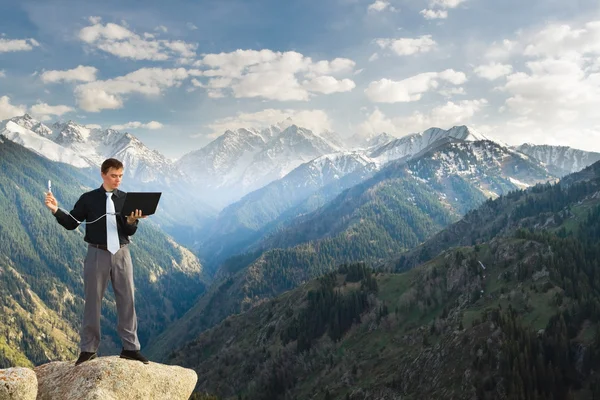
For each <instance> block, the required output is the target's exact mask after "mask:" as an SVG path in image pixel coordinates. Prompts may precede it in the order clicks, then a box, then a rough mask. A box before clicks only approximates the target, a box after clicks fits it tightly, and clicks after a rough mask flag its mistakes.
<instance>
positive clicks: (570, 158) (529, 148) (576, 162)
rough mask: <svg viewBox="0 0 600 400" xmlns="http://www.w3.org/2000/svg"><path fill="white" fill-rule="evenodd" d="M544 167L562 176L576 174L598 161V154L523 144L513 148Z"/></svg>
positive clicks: (562, 147) (599, 156)
mask: <svg viewBox="0 0 600 400" xmlns="http://www.w3.org/2000/svg"><path fill="white" fill-rule="evenodd" d="M515 149H516V150H518V151H520V152H521V153H524V154H527V155H528V156H531V157H534V158H536V159H538V160H539V161H541V162H543V163H544V164H546V165H549V166H554V167H556V168H560V170H562V171H563V175H565V174H569V173H572V172H577V171H580V170H582V169H584V168H585V167H587V166H589V165H591V164H593V163H595V162H596V161H598V160H600V153H595V152H591V151H584V150H578V149H573V148H571V147H567V146H550V145H534V144H530V143H525V144H522V145H520V146H517V147H516V148H515Z"/></svg>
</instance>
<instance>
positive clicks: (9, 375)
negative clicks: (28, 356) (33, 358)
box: [0, 368, 38, 400]
mask: <svg viewBox="0 0 600 400" xmlns="http://www.w3.org/2000/svg"><path fill="white" fill-rule="evenodd" d="M37 391H38V383H37V378H36V377H35V372H33V370H32V369H29V368H8V369H0V400H13V399H14V400H35V398H36V397H37Z"/></svg>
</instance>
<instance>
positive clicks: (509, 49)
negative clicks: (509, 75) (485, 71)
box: [485, 39, 519, 60]
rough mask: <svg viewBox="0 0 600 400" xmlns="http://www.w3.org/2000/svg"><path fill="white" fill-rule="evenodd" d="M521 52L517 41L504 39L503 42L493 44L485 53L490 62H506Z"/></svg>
mask: <svg viewBox="0 0 600 400" xmlns="http://www.w3.org/2000/svg"><path fill="white" fill-rule="evenodd" d="M518 50H519V45H518V43H517V42H516V41H512V40H508V39H504V40H503V41H502V42H500V43H498V42H493V43H492V44H491V46H489V49H488V50H487V52H486V53H485V58H487V59H490V60H506V59H508V58H510V57H511V56H512V55H514V54H516V53H517V52H518Z"/></svg>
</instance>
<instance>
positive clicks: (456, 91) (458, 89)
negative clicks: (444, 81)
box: [438, 87, 467, 97]
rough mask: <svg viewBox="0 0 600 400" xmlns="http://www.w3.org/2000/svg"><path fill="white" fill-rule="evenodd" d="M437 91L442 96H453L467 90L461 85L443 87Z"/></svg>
mask: <svg viewBox="0 0 600 400" xmlns="http://www.w3.org/2000/svg"><path fill="white" fill-rule="evenodd" d="M438 93H439V94H441V95H442V96H444V97H453V96H456V95H465V94H467V92H466V91H465V88H463V87H451V88H444V89H442V90H440V91H439V92H438Z"/></svg>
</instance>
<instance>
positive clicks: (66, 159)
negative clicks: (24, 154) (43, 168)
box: [0, 120, 90, 168]
mask: <svg viewBox="0 0 600 400" xmlns="http://www.w3.org/2000/svg"><path fill="white" fill-rule="evenodd" d="M28 122H31V121H28ZM27 126H29V128H27V127H23V126H21V125H19V124H17V123H15V122H14V121H12V120H5V121H2V122H0V135H3V136H4V137H6V138H7V139H9V140H11V141H13V142H15V143H18V144H20V145H21V146H24V147H26V148H28V149H30V150H32V151H33V152H35V153H37V154H39V155H41V156H43V157H46V158H47V159H49V160H52V161H56V162H61V163H65V164H70V165H73V166H75V167H77V168H85V167H89V166H90V163H89V162H88V161H87V160H86V159H85V158H83V157H81V156H80V155H79V154H77V153H76V152H74V151H72V150H70V149H65V148H64V147H62V146H61V145H59V144H57V143H55V142H53V141H52V140H50V139H49V138H48V137H45V136H43V135H42V134H40V133H37V132H35V131H32V130H31V129H30V128H33V129H36V130H37V131H40V132H43V133H45V132H47V130H46V129H44V128H47V127H45V126H44V128H42V127H40V126H39V123H38V125H35V124H28V125H27ZM45 135H47V136H49V135H50V134H48V133H45Z"/></svg>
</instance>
